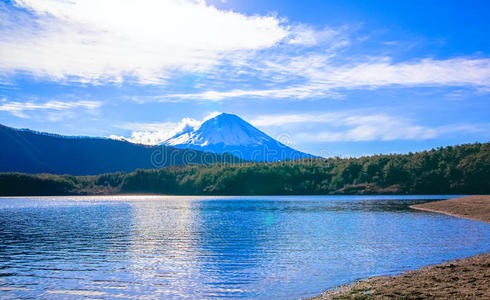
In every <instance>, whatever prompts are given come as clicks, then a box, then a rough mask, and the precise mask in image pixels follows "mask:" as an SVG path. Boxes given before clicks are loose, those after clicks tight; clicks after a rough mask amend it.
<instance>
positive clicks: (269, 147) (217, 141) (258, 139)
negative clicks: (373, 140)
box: [162, 113, 313, 161]
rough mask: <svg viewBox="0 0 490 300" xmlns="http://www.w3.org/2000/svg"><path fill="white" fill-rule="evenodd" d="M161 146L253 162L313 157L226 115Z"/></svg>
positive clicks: (220, 115) (181, 133)
mask: <svg viewBox="0 0 490 300" xmlns="http://www.w3.org/2000/svg"><path fill="white" fill-rule="evenodd" d="M162 144H163V145H168V146H173V147H176V148H184V149H195V150H201V151H208V152H215V153H224V152H229V153H232V154H234V155H235V156H238V157H240V158H243V159H246V160H256V161H277V160H285V159H294V158H305V157H313V156H312V155H309V154H306V153H303V152H299V151H296V150H294V149H292V148H290V147H288V146H286V145H284V144H282V143H280V142H278V141H276V140H275V139H273V138H272V137H270V136H268V135H267V134H265V133H264V132H262V131H260V130H258V129H257V128H255V127H254V126H252V125H251V124H249V123H247V122H246V121H244V120H243V119H242V118H240V117H238V116H236V115H233V114H227V113H221V114H219V115H217V116H215V117H214V118H211V119H209V120H207V121H205V122H204V123H202V124H201V125H200V126H199V127H198V128H195V129H194V130H192V129H188V130H184V131H182V132H180V133H178V134H176V135H175V136H173V137H171V138H169V139H168V140H166V141H165V142H163V143H162Z"/></svg>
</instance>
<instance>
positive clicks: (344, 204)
mask: <svg viewBox="0 0 490 300" xmlns="http://www.w3.org/2000/svg"><path fill="white" fill-rule="evenodd" d="M422 198H424V197H422V196H412V197H394V196H384V197H382V196H377V197H376V196H371V197H339V196H313V197H311V196H301V197H214V198H213V197H133V196H132V197H129V196H126V197H60V198H58V197H54V198H49V197H45V198H1V199H0V297H2V298H4V297H5V298H14V297H37V298H39V297H41V298H63V299H65V298H80V297H95V298H113V297H119V298H145V297H150V298H155V297H165V298H186V297H187V298H212V297H230V298H240V297H243V298H281V299H283V298H291V299H295V298H299V297H304V296H310V295H314V294H317V293H319V292H320V291H321V290H323V289H325V288H329V287H333V286H336V285H338V284H342V283H346V282H349V281H352V280H355V279H357V278H362V277H367V276H371V275H381V274H393V273H397V272H400V271H403V270H406V269H413V268H417V267H420V266H422V265H426V264H432V263H438V262H441V261H444V260H448V259H454V258H460V257H464V256H469V255H473V254H477V253H482V252H488V251H490V226H489V225H488V224H485V223H482V222H475V221H468V220H463V219H458V218H453V217H449V216H445V215H439V214H432V213H425V212H419V211H414V210H411V209H409V208H408V206H409V205H411V204H414V203H420V202H424V201H425V200H421V199H422ZM433 198H434V199H441V198H446V197H445V196H436V197H433Z"/></svg>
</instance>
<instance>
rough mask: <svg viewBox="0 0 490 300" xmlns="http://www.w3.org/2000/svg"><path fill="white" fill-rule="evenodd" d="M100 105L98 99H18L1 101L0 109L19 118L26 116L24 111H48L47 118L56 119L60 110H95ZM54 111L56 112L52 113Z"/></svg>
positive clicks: (65, 111)
mask: <svg viewBox="0 0 490 300" xmlns="http://www.w3.org/2000/svg"><path fill="white" fill-rule="evenodd" d="M100 106H101V103H100V102H98V101H72V102H63V101H48V102H44V103H36V102H30V101H28V102H18V101H10V102H9V101H6V100H5V99H3V101H2V102H1V104H0V111H6V112H9V113H11V114H13V115H14V116H17V117H20V118H28V116H27V115H26V114H25V112H26V111H36V110H41V111H48V118H47V119H48V120H50V121H56V120H59V119H60V116H61V115H60V114H59V113H60V112H63V113H67V111H70V110H73V109H76V108H83V109H87V110H95V109H97V108H99V107H100ZM54 112H56V113H54Z"/></svg>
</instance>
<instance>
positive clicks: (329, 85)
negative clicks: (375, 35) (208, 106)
mask: <svg viewBox="0 0 490 300" xmlns="http://www.w3.org/2000/svg"><path fill="white" fill-rule="evenodd" d="M331 58H332V56H331V55H318V54H315V55H312V56H309V57H280V58H279V59H276V60H269V61H265V62H264V65H263V66H262V67H260V68H259V67H257V68H256V69H257V70H260V71H261V72H263V73H266V75H267V77H268V78H280V80H278V81H279V82H282V81H283V79H282V78H289V79H295V80H302V81H303V83H301V84H298V83H295V84H285V87H283V88H270V89H247V90H230V91H212V90H208V91H204V92H199V93H188V94H172V95H168V96H167V97H168V98H169V99H192V100H209V101H221V100H224V99H232V98H237V97H255V98H256V97H258V98H297V99H305V98H322V97H323V98H325V97H329V98H339V97H340V95H341V92H340V91H341V90H342V89H375V88H380V87H414V86H426V87H437V86H462V87H467V86H469V87H473V88H475V89H476V90H477V91H480V92H485V91H488V90H490V59H488V58H481V59H474V58H464V57H463V58H453V59H447V60H433V59H423V60H418V61H413V62H401V63H392V62H391V60H390V58H376V59H371V60H369V61H368V62H364V63H357V64H355V63H354V64H349V65H341V66H337V65H334V63H333V62H332V61H331ZM279 82H278V83H279Z"/></svg>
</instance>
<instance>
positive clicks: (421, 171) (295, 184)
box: [0, 143, 490, 196]
mask: <svg viewBox="0 0 490 300" xmlns="http://www.w3.org/2000/svg"><path fill="white" fill-rule="evenodd" d="M137 193H138V194H140V193H141V194H169V195H319V194H488V193H490V143H483V144H481V143H474V144H464V145H458V146H448V147H444V148H442V147H441V148H437V149H432V150H429V151H422V152H418V153H408V154H389V155H372V156H365V157H360V158H339V157H334V158H327V159H303V160H293V161H283V162H274V163H253V162H244V163H235V164H230V163H218V164H211V165H197V164H189V165H185V166H173V167H164V168H161V169H146V170H136V171H134V172H130V173H123V172H117V173H109V174H102V175H93V176H71V175H53V174H24V173H0V195H3V196H12V195H19V196H20V195H25V196H27V195H90V194H93V195H103V194H137Z"/></svg>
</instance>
